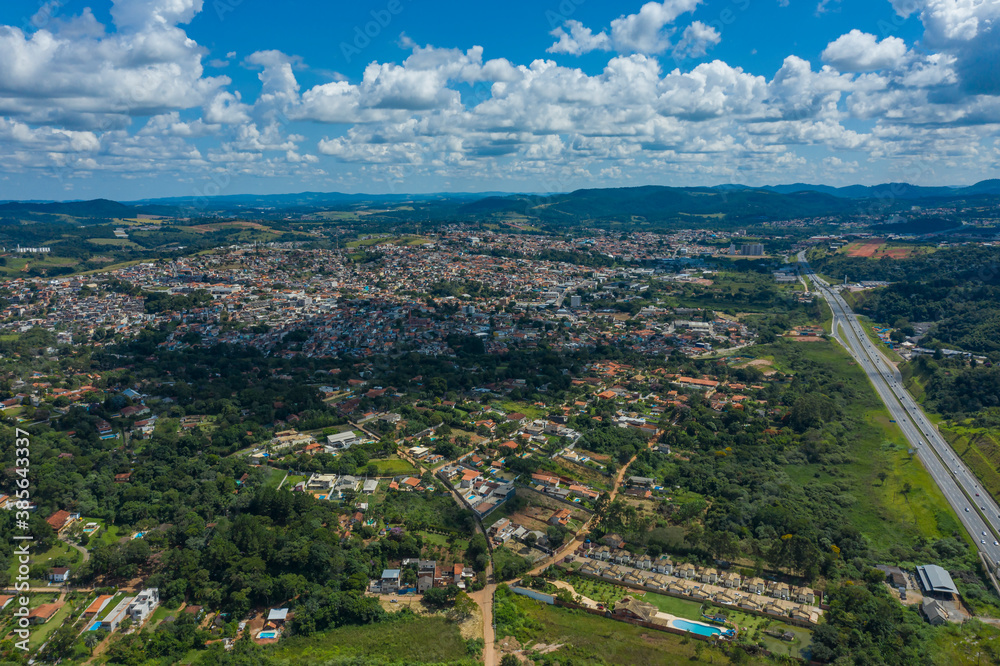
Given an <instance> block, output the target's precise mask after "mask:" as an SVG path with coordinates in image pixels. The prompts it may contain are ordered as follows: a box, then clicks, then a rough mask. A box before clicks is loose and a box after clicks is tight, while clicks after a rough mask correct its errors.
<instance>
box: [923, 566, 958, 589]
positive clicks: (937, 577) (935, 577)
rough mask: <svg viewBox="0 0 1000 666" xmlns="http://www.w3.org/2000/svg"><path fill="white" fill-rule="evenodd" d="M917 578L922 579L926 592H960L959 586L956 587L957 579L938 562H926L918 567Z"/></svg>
mask: <svg viewBox="0 0 1000 666" xmlns="http://www.w3.org/2000/svg"><path fill="white" fill-rule="evenodd" d="M917 578H919V579H920V587H922V588H923V589H924V591H925V592H931V593H937V594H958V588H957V587H955V581H953V580H952V579H951V574H949V573H948V572H947V571H946V570H944V569H943V568H941V567H939V566H937V565H936V564H925V565H923V566H920V567H917Z"/></svg>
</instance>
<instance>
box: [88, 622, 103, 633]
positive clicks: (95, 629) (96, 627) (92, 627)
mask: <svg viewBox="0 0 1000 666" xmlns="http://www.w3.org/2000/svg"><path fill="white" fill-rule="evenodd" d="M100 628H101V623H100V622H95V623H94V624H92V625H90V629H87V631H97V630H98V629H100Z"/></svg>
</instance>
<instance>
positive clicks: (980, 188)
mask: <svg viewBox="0 0 1000 666" xmlns="http://www.w3.org/2000/svg"><path fill="white" fill-rule="evenodd" d="M719 187H721V188H728V187H738V188H740V187H743V186H742V185H720V186H719ZM760 189H764V190H770V191H772V192H779V193H781V194H791V193H793V192H823V193H824V194H831V195H833V196H835V197H842V198H844V199H887V198H896V199H926V198H939V197H968V196H978V195H993V196H1000V180H998V179H992V180H982V181H979V182H978V183H976V184H975V185H969V186H968V187H925V186H923V185H910V184H909V183H883V184H882V185H847V186H846V187H831V186H829V185H806V184H805V183H794V184H792V185H768V186H765V187H762V188H760Z"/></svg>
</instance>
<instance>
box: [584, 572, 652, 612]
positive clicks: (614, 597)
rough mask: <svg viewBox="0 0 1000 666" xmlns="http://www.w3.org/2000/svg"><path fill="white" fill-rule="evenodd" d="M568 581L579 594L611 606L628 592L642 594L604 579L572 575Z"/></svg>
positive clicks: (635, 594) (634, 594) (636, 594)
mask: <svg viewBox="0 0 1000 666" xmlns="http://www.w3.org/2000/svg"><path fill="white" fill-rule="evenodd" d="M566 582H567V583H569V584H570V585H572V586H573V589H574V590H576V592H577V594H579V595H582V596H584V597H587V598H589V599H593V600H594V601H596V602H597V603H600V604H604V605H605V606H608V607H609V608H610V607H614V605H615V602H616V601H618V600H619V599H621V598H622V597H624V596H625V595H626V594H631V595H633V596H639V597H641V596H642V593H641V592H638V591H636V590H633V589H630V588H627V587H623V586H621V585H614V584H612V583H607V582H605V581H603V580H593V579H590V578H584V577H583V576H572V577H570V578H568V579H567V580H566Z"/></svg>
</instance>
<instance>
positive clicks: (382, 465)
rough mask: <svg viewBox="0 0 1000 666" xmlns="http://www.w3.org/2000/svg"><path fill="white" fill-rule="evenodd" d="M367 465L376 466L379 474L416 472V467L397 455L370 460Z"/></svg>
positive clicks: (390, 474) (389, 474)
mask: <svg viewBox="0 0 1000 666" xmlns="http://www.w3.org/2000/svg"><path fill="white" fill-rule="evenodd" d="M368 464H369V465H375V467H377V468H378V475H379V476H402V475H403V474H409V475H411V476H412V475H414V474H417V473H418V472H417V468H416V467H414V466H413V465H411V464H410V463H409V462H407V461H405V460H402V459H401V458H399V457H398V456H390V457H389V458H385V459H376V460H370V461H369V462H368Z"/></svg>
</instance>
